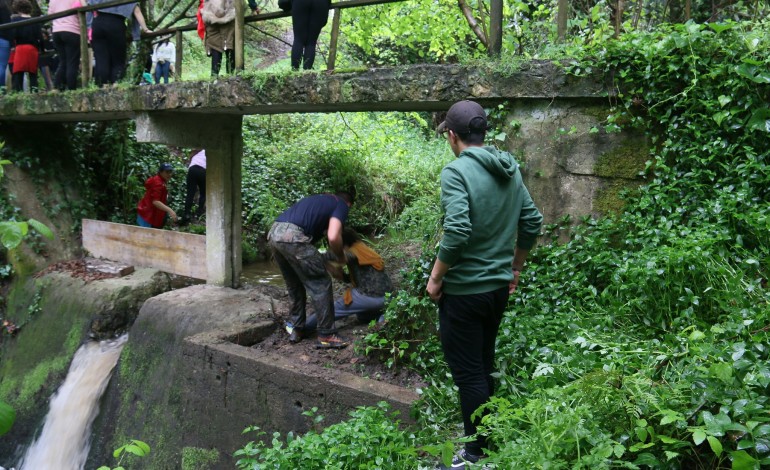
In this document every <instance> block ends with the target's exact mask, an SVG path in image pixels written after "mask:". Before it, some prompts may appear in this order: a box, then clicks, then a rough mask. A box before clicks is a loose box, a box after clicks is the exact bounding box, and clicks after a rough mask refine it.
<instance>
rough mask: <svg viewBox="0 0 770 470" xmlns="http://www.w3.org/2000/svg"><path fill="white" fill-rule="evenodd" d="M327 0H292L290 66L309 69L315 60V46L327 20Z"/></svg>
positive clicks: (328, 2) (295, 68)
mask: <svg viewBox="0 0 770 470" xmlns="http://www.w3.org/2000/svg"><path fill="white" fill-rule="evenodd" d="M330 5H331V2H330V1H329V0H292V5H291V24H292V28H293V30H294V43H293V44H292V46H291V68H293V69H294V70H299V65H300V62H301V63H302V68H303V69H305V70H310V69H312V68H313V62H315V47H316V43H317V42H318V36H319V35H320V34H321V30H322V29H323V27H324V26H326V22H327V21H328V20H329V6H330Z"/></svg>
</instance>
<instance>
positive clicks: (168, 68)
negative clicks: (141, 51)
mask: <svg viewBox="0 0 770 470" xmlns="http://www.w3.org/2000/svg"><path fill="white" fill-rule="evenodd" d="M175 60H176V46H174V43H172V42H171V41H170V40H169V37H166V38H164V39H162V40H161V41H160V42H159V43H158V44H156V45H155V49H153V51H152V63H153V66H154V67H155V83H156V84H157V83H160V79H161V78H162V79H163V83H168V75H169V73H172V74H173V73H174V61H175Z"/></svg>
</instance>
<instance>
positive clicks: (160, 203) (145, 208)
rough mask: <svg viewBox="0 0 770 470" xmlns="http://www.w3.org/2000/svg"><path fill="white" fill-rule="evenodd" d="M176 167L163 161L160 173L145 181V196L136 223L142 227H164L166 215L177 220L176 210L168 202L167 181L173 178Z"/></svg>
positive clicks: (137, 209) (137, 211) (140, 202)
mask: <svg viewBox="0 0 770 470" xmlns="http://www.w3.org/2000/svg"><path fill="white" fill-rule="evenodd" d="M173 172H174V167H172V166H171V165H169V164H168V163H163V164H162V165H161V166H160V168H159V169H158V174H156V175H155V176H151V177H150V178H148V179H147V181H145V182H144V189H145V192H144V197H143V198H142V200H141V201H139V206H138V207H137V208H136V213H137V214H136V223H137V224H139V226H140V227H148V228H163V223H164V222H165V221H166V215H168V216H169V217H171V220H173V221H174V222H176V212H174V211H173V209H171V208H170V207H168V206H167V205H166V204H168V189H167V188H166V181H168V180H169V179H171V175H172V173H173Z"/></svg>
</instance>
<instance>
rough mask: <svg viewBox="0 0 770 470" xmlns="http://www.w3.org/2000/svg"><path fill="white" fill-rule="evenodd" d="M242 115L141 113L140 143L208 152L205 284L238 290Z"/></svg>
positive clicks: (137, 134)
mask: <svg viewBox="0 0 770 470" xmlns="http://www.w3.org/2000/svg"><path fill="white" fill-rule="evenodd" d="M242 120H243V118H242V116H236V115H230V114H219V115H212V114H200V115H198V114H181V113H180V114H174V115H168V114H164V115H155V114H149V113H142V114H140V115H139V116H138V117H137V119H136V139H137V140H138V141H139V142H157V143H162V144H166V145H174V146H179V147H201V148H205V149H206V267H207V278H206V279H207V282H208V283H209V284H215V285H219V286H225V287H238V286H239V285H240V277H241V158H242V156H243V136H242V133H241V125H242Z"/></svg>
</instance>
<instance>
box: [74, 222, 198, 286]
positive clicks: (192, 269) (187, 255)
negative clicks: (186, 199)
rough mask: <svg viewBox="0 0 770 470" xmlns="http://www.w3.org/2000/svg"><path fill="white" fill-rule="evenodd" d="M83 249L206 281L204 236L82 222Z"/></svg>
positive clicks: (109, 223)
mask: <svg viewBox="0 0 770 470" xmlns="http://www.w3.org/2000/svg"><path fill="white" fill-rule="evenodd" d="M83 248H85V249H86V250H88V251H89V252H90V253H91V256H94V257H97V258H106V259H110V260H113V261H119V262H121V263H126V264H130V265H136V266H146V267H149V268H155V269H160V270H161V271H165V272H168V273H173V274H179V275H181V276H188V277H193V278H196V279H207V269H206V237H205V235H194V234H191V233H181V232H174V231H171V230H158V229H154V228H144V227H137V226H132V225H124V224H115V223H111V222H103V221H100V220H92V219H83Z"/></svg>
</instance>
